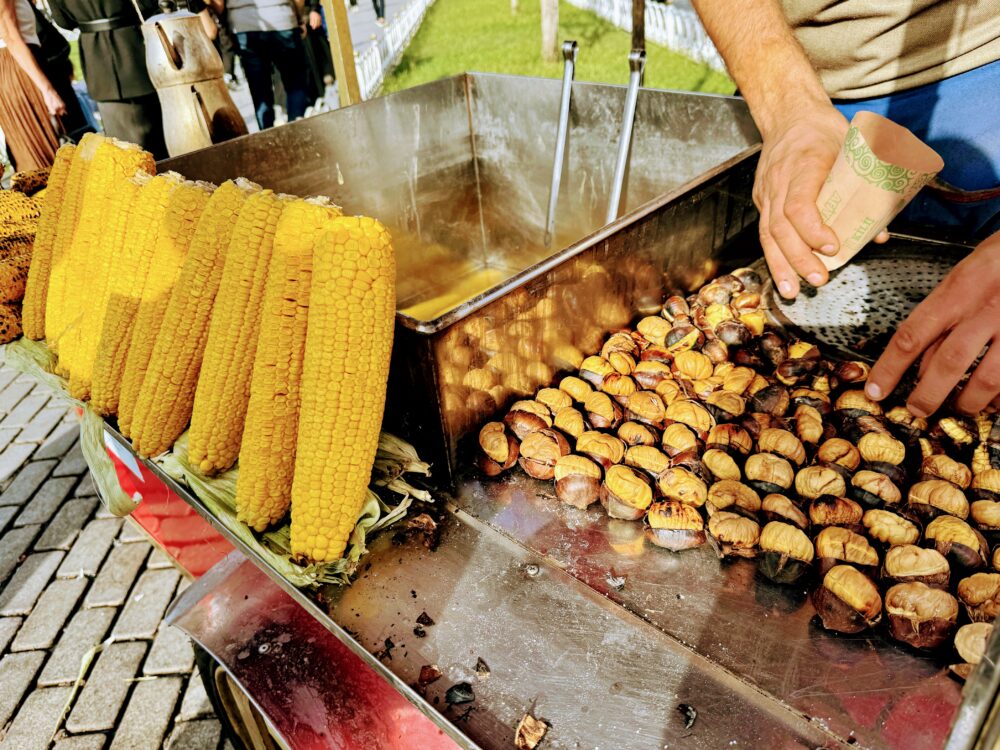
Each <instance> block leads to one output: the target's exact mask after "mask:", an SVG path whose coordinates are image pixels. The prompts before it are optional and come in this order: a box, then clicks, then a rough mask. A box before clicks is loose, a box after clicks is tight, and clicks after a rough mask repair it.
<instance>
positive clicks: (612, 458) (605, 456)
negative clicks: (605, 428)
mask: <svg viewBox="0 0 1000 750" xmlns="http://www.w3.org/2000/svg"><path fill="white" fill-rule="evenodd" d="M576 452H577V453H582V454H583V455H584V456H587V457H588V458H592V459H593V460H594V461H596V462H597V463H599V464H600V465H601V466H603V467H604V468H605V469H608V468H610V467H611V466H612V465H613V464H620V463H621V462H622V460H624V458H625V443H623V442H622V441H621V440H619V439H618V438H616V437H615V436H614V435H608V434H607V433H604V432H597V431H594V430H590V431H587V432H585V433H583V434H582V435H580V437H578V438H577V439H576Z"/></svg>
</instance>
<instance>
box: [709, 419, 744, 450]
mask: <svg viewBox="0 0 1000 750" xmlns="http://www.w3.org/2000/svg"><path fill="white" fill-rule="evenodd" d="M705 445H706V447H707V448H709V450H712V449H716V450H721V451H725V452H726V453H728V454H729V455H731V456H733V457H734V458H743V457H745V456H749V455H750V451H752V450H753V438H751V437H750V433H749V432H747V431H746V430H745V429H743V428H742V427H740V426H739V425H737V424H719V425H716V426H715V427H713V428H712V429H711V431H710V432H709V433H708V437H707V438H706V440H705Z"/></svg>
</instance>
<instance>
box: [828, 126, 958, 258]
mask: <svg viewBox="0 0 1000 750" xmlns="http://www.w3.org/2000/svg"><path fill="white" fill-rule="evenodd" d="M943 166H944V162H943V161H942V160H941V157H940V156H938V154H937V153H936V152H935V151H934V150H933V149H931V148H930V147H929V146H927V144H925V143H923V142H922V141H921V140H920V139H919V138H917V137H916V136H915V135H913V133H911V132H910V131H909V130H907V129H906V128H904V127H902V126H900V125H897V124H896V123H894V122H892V121H891V120H887V119H886V118H884V117H881V116H879V115H876V114H875V113H873V112H859V113H858V114H857V115H855V116H854V119H853V120H851V127H850V128H849V129H848V131H847V136H846V137H845V139H844V147H843V148H842V149H841V150H840V155H839V157H838V159H837V161H836V162H834V165H833V168H832V169H831V170H830V174H829V176H828V177H827V179H826V182H825V183H824V184H823V188H822V189H821V190H820V194H819V198H817V200H816V206H817V208H819V211H820V215H821V216H822V217H823V221H824V222H825V223H826V224H827V225H828V226H830V228H831V229H833V231H834V232H836V234H837V238H838V239H839V240H840V251H839V252H838V253H837V254H836V255H835V256H833V257H828V256H825V255H820V256H819V258H820V260H821V261H823V264H824V265H825V266H826V267H827V268H828V269H829V270H831V271H832V270H834V269H836V268H840V267H841V266H842V265H844V264H845V263H847V262H848V261H849V260H850V259H851V258H853V257H854V256H855V255H856V254H857V253H858V251H859V250H861V248H863V247H864V246H865V245H867V244H868V243H869V242H871V240H872V239H873V238H874V237H875V235H876V234H878V233H879V232H880V231H882V230H883V229H884V228H885V227H886V225H887V224H888V223H889V222H890V221H891V220H892V219H893V217H895V216H896V214H898V213H899V212H900V211H902V210H903V208H904V207H905V206H906V204H907V203H909V202H910V201H911V200H912V199H913V196H915V195H916V194H917V193H918V192H919V191H920V188H922V187H923V186H924V185H926V184H927V183H928V182H930V181H931V180H932V179H933V178H934V176H935V175H936V174H937V173H938V172H940V171H941V168H942V167H943Z"/></svg>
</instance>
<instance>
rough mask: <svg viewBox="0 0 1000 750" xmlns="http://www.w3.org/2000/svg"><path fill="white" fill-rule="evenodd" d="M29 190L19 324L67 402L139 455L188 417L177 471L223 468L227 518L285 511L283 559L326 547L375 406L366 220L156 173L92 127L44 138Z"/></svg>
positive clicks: (371, 232) (388, 267)
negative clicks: (183, 465)
mask: <svg viewBox="0 0 1000 750" xmlns="http://www.w3.org/2000/svg"><path fill="white" fill-rule="evenodd" d="M47 193H48V195H47V197H46V200H45V204H44V207H43V210H42V212H41V217H40V220H39V223H38V234H37V238H36V240H35V249H34V257H33V260H32V262H31V267H30V273H29V274H28V278H27V291H26V293H25V298H24V330H25V334H26V336H27V337H28V338H31V339H35V340H40V339H42V338H44V339H45V340H46V343H47V345H48V347H49V349H50V350H52V351H53V352H55V354H56V355H57V358H58V359H57V363H58V364H57V366H56V369H57V372H58V373H59V374H61V375H63V376H64V377H66V378H68V380H69V388H70V392H71V395H73V396H74V397H75V398H78V399H81V400H85V401H89V404H90V407H91V408H92V409H93V410H94V411H96V412H97V413H99V414H100V415H102V416H105V417H117V420H118V426H119V429H120V430H121V432H122V434H124V435H125V436H126V437H128V438H129V439H131V440H132V443H133V446H134V448H135V450H136V451H137V452H138V453H139V454H140V455H143V456H147V457H151V456H155V455H157V454H160V453H162V452H164V451H167V450H169V449H171V447H172V446H173V445H174V443H175V442H176V441H177V439H178V438H179V437H180V436H181V434H182V433H183V432H184V430H185V428H187V426H188V424H189V423H190V430H189V432H188V436H187V440H186V441H185V444H186V445H187V455H186V461H187V462H188V463H189V464H190V465H191V466H193V467H196V468H197V469H198V470H199V471H200V472H201V473H202V474H203V475H205V476H213V475H216V474H218V473H220V472H223V471H226V470H227V469H230V468H231V467H232V466H233V465H234V464H236V462H237V460H239V464H240V466H241V471H240V473H239V480H238V483H237V489H236V506H237V514H238V517H239V519H240V520H242V521H244V522H245V523H247V524H248V525H250V526H251V527H253V528H254V529H256V530H257V531H264V530H265V529H267V528H268V527H270V526H272V525H274V524H275V523H276V522H278V521H279V520H280V519H282V518H283V517H284V516H285V515H286V514H287V513H288V512H289V509H290V510H291V548H292V553H293V555H294V556H295V557H296V558H298V559H301V560H303V561H308V562H317V563H322V562H327V561H332V560H336V559H338V558H340V557H341V555H342V553H343V552H344V549H345V547H346V546H347V543H348V539H349V537H350V534H351V532H352V530H353V529H354V526H355V522H356V520H357V518H358V514H359V512H360V510H361V508H362V505H363V504H364V503H365V501H366V497H367V491H368V490H367V488H368V483H369V479H370V476H371V469H372V464H373V461H374V459H375V453H376V448H377V444H378V440H379V429H380V424H381V418H382V411H383V407H384V403H385V386H386V381H387V378H388V367H389V354H390V351H391V347H392V332H393V319H394V313H395V266H394V256H393V251H392V247H391V244H390V239H389V235H388V233H387V232H386V230H385V228H384V227H382V225H381V224H379V223H378V222H377V221H375V220H374V219H369V218H364V217H345V216H343V215H342V214H341V212H340V210H339V209H338V208H337V207H336V206H334V205H332V204H331V203H329V201H327V200H326V199H324V198H310V199H300V198H296V197H293V196H289V195H280V194H276V193H274V192H273V191H271V190H264V189H262V188H261V187H260V186H258V185H255V184H253V183H251V182H249V181H246V180H243V179H238V180H235V181H228V182H226V183H224V184H222V185H220V186H218V187H217V186H215V185H210V184H207V183H202V182H193V181H189V180H186V179H184V178H183V177H182V176H180V175H178V174H174V173H170V172H167V173H165V174H159V175H157V174H155V165H154V162H153V159H152V157H151V156H150V155H149V154H148V153H146V152H144V151H142V150H141V149H139V148H138V147H136V146H132V145H130V144H125V143H121V142H119V141H116V140H114V139H108V138H103V137H102V136H99V135H94V134H91V135H87V136H85V137H84V139H83V140H82V141H81V142H80V144H79V145H78V146H77V147H76V148H73V147H64V148H62V149H60V151H59V153H58V154H57V158H56V163H55V166H54V167H53V170H52V174H51V177H50V180H49V186H48V188H47ZM355 348H356V349H355Z"/></svg>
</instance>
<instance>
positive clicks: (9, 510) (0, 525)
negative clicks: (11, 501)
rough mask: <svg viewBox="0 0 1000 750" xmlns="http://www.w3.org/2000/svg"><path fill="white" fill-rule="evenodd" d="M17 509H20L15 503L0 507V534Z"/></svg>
mask: <svg viewBox="0 0 1000 750" xmlns="http://www.w3.org/2000/svg"><path fill="white" fill-rule="evenodd" d="M18 510H20V508H18V507H17V506H16V505H9V506H6V507H3V508H0V534H2V533H3V530H4V529H6V528H7V524H9V523H10V521H11V519H12V518H13V517H14V516H15V515H17V512H18Z"/></svg>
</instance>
